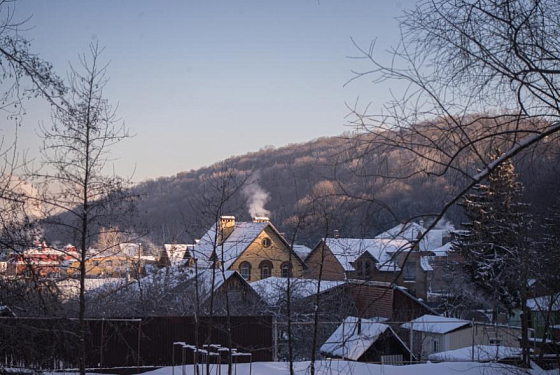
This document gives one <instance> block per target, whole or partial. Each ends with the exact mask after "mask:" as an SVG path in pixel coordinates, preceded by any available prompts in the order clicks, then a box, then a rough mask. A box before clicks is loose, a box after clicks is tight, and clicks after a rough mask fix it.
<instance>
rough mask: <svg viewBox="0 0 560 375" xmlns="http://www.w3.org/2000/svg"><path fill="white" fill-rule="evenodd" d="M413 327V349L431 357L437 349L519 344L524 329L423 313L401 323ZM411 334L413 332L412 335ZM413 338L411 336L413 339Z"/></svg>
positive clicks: (422, 356)
mask: <svg viewBox="0 0 560 375" xmlns="http://www.w3.org/2000/svg"><path fill="white" fill-rule="evenodd" d="M402 330H405V331H409V332H410V330H412V345H410V347H411V349H412V351H413V353H415V355H417V357H419V358H420V359H427V358H428V357H429V356H430V355H431V354H433V353H439V352H446V351H450V350H456V349H460V348H466V347H469V346H472V345H500V346H505V347H512V348H518V347H519V337H520V336H521V329H520V328H519V327H511V326H506V325H495V324H489V323H479V322H474V324H473V322H469V321H468V320H462V319H455V318H447V317H443V316H437V315H423V316H421V317H419V318H416V319H414V320H412V321H410V322H408V323H405V324H403V325H402V326H401V331H400V332H399V333H400V334H401V335H403V331H402ZM409 337H410V335H409ZM409 341H410V340H407V342H409Z"/></svg>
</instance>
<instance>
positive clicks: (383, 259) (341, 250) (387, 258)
mask: <svg viewBox="0 0 560 375" xmlns="http://www.w3.org/2000/svg"><path fill="white" fill-rule="evenodd" d="M323 241H324V243H325V244H326V245H327V247H328V248H329V249H330V250H331V252H332V253H333V255H334V256H335V257H336V259H337V260H338V262H339V263H340V265H341V266H342V267H343V268H344V270H345V271H355V268H354V266H353V265H352V263H354V262H355V261H356V260H357V259H358V258H359V257H360V256H361V255H362V254H364V253H365V252H368V253H369V254H370V255H371V256H372V257H373V258H374V259H375V260H376V261H377V269H378V270H380V271H400V268H399V266H398V265H397V263H395V262H394V261H393V255H394V254H395V253H397V252H400V251H407V250H410V244H409V243H408V242H407V241H403V240H388V239H376V238H372V239H364V238H327V239H323Z"/></svg>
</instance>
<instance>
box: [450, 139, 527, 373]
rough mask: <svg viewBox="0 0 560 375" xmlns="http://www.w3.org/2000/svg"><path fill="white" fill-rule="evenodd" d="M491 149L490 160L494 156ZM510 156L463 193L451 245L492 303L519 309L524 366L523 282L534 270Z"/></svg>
mask: <svg viewBox="0 0 560 375" xmlns="http://www.w3.org/2000/svg"><path fill="white" fill-rule="evenodd" d="M500 154H501V153H500V151H499V150H497V151H496V152H495V153H494V154H491V155H490V159H491V160H492V161H494V160H496V159H497V158H498V157H499V156H500ZM516 178H517V175H516V173H515V171H514V167H513V164H512V162H511V160H509V159H508V160H506V161H505V162H502V163H501V164H499V165H498V166H497V167H496V169H494V171H493V172H492V173H491V174H490V175H489V176H488V180H487V183H484V184H478V185H477V186H476V187H475V188H474V192H473V193H472V194H469V195H467V196H466V197H465V199H464V200H463V202H462V203H461V206H462V207H463V210H464V212H465V215H466V216H467V218H468V220H469V222H468V223H465V224H464V227H465V229H466V230H465V231H464V232H462V233H460V234H459V235H458V237H457V239H456V242H455V244H454V246H453V248H454V250H455V251H458V252H459V253H460V254H461V255H463V256H464V258H465V262H464V263H463V267H464V269H465V271H466V273H467V275H468V276H470V279H471V281H472V282H473V283H474V285H475V287H476V288H477V289H478V290H480V291H482V292H483V293H484V294H485V296H487V298H489V299H490V300H491V301H492V302H494V307H495V308H494V314H493V315H494V319H496V318H497V311H498V308H502V309H505V310H506V311H507V312H508V313H512V312H513V310H514V309H515V308H518V309H520V310H521V312H522V313H521V347H522V348H523V363H524V364H525V366H529V345H528V309H527V298H528V282H529V279H530V278H532V277H533V276H534V270H535V268H534V267H532V265H533V264H534V263H535V260H536V257H535V256H533V253H534V252H535V243H534V241H532V240H531V239H530V237H529V234H530V233H531V227H532V219H531V215H530V214H529V213H528V207H529V206H528V205H527V204H525V203H522V202H521V194H522V192H523V185H522V184H521V183H520V182H517V181H516Z"/></svg>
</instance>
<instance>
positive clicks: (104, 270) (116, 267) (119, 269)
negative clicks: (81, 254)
mask: <svg viewBox="0 0 560 375" xmlns="http://www.w3.org/2000/svg"><path fill="white" fill-rule="evenodd" d="M109 261H110V262H112V265H111V266H109V265H108V263H107V262H109ZM94 262H99V265H97V266H94ZM133 268H134V265H133V262H131V261H129V260H128V259H127V258H126V257H124V258H123V257H112V256H107V257H102V258H92V259H88V260H87V261H86V275H88V276H100V275H105V276H112V275H113V274H114V273H117V274H118V275H117V276H120V275H121V274H122V273H125V272H124V271H126V270H127V269H133ZM79 272H80V262H78V261H76V262H72V264H71V265H70V267H69V269H68V274H70V275H76V274H78V273H79Z"/></svg>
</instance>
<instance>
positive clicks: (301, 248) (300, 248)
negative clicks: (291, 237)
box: [293, 244, 311, 260]
mask: <svg viewBox="0 0 560 375" xmlns="http://www.w3.org/2000/svg"><path fill="white" fill-rule="evenodd" d="M293 249H294V252H295V253H296V254H297V256H298V257H300V258H301V259H302V260H305V258H307V256H308V255H309V253H310V252H311V249H310V248H308V247H307V246H305V245H299V244H294V246H293Z"/></svg>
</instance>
